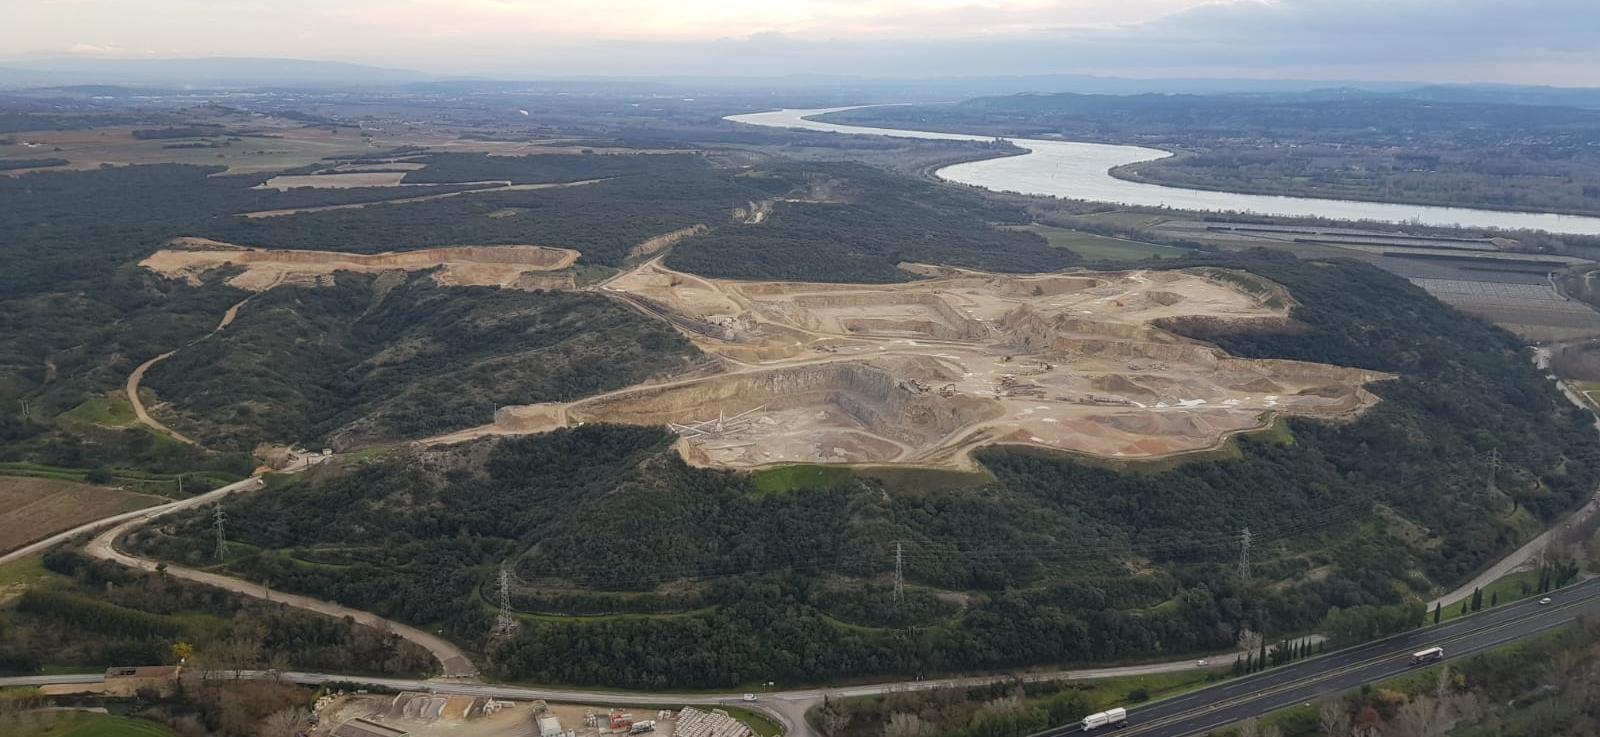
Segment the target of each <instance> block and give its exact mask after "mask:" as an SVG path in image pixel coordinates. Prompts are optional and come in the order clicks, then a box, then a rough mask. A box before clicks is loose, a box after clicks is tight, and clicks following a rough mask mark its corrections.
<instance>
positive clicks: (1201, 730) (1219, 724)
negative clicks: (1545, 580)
mask: <svg viewBox="0 0 1600 737" xmlns="http://www.w3.org/2000/svg"><path fill="white" fill-rule="evenodd" d="M1570 622H1571V620H1567V621H1563V622H1551V623H1550V624H1547V625H1544V626H1543V627H1540V628H1538V629H1536V630H1534V631H1532V632H1528V633H1523V634H1516V635H1511V636H1509V637H1503V638H1500V639H1498V640H1495V641H1493V642H1487V643H1484V644H1482V645H1479V646H1478V647H1477V648H1476V649H1475V650H1473V651H1471V652H1470V653H1467V654H1468V655H1476V654H1478V653H1482V652H1484V651H1486V650H1493V649H1494V648H1497V647H1500V646H1501V645H1505V644H1508V643H1512V642H1516V641H1517V640H1522V639H1526V638H1528V637H1532V636H1534V635H1540V634H1543V633H1545V632H1548V631H1550V630H1553V629H1556V628H1557V627H1565V626H1566V625H1567V624H1569V623H1570ZM1409 670H1410V668H1409V667H1407V668H1401V669H1399V670H1394V671H1390V672H1388V673H1384V674H1382V675H1381V676H1380V679H1381V678H1394V677H1396V676H1399V675H1402V674H1404V673H1406V672H1407V671H1409ZM1341 675H1348V674H1341ZM1369 682H1370V681H1369ZM1311 685H1315V684H1311ZM1341 690H1342V689H1341ZM1274 695H1276V694H1274ZM1299 700H1300V699H1298V698H1297V699H1294V701H1299ZM1292 705H1293V704H1285V705H1282V706H1274V707H1269V708H1267V709H1266V710H1265V711H1263V712H1262V713H1263V714H1266V713H1271V712H1274V711H1278V710H1279V709H1286V708H1288V707H1289V706H1292ZM1235 706H1242V704H1235ZM1247 718H1248V717H1247ZM1238 721H1242V720H1240V719H1236V718H1233V717H1228V718H1225V719H1223V720H1222V721H1219V722H1213V723H1211V724H1208V725H1206V726H1201V727H1195V728H1194V729H1192V730H1190V731H1188V732H1184V733H1183V734H1181V735H1169V736H1168V737H1192V735H1197V734H1203V733H1206V732H1210V731H1211V730H1214V729H1216V728H1218V727H1224V726H1227V725H1229V724H1232V723H1234V722H1238ZM1139 726H1140V727H1145V726H1150V725H1139ZM1164 726H1174V725H1171V724H1168V725H1164Z"/></svg>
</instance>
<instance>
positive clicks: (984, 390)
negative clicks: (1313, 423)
mask: <svg viewBox="0 0 1600 737" xmlns="http://www.w3.org/2000/svg"><path fill="white" fill-rule="evenodd" d="M908 268H912V269H915V270H918V271H920V272H922V273H923V274H924V275H927V276H930V277H931V278H929V279H926V280H923V281H918V282H914V283H907V284H890V285H871V286H864V285H845V284H816V283H796V282H739V281H728V280H717V279H707V278H702V277H697V276H694V275H690V274H685V273H681V272H677V271H673V270H670V269H667V268H665V267H662V266H660V265H659V264H656V263H647V264H645V265H644V266H642V267H640V268H638V269H636V270H634V271H632V272H629V273H627V274H625V275H623V276H621V277H619V278H617V279H615V280H613V281H611V282H610V283H608V284H607V285H605V287H604V289H605V290H606V291H608V292H609V293H611V294H612V295H613V296H615V297H617V298H619V299H623V300H625V301H628V302H630V303H632V304H633V305H634V306H636V307H638V308H639V309H641V310H644V311H647V312H651V313H653V314H656V315H657V316H659V317H661V318H662V319H665V320H668V321H669V322H671V323H672V324H674V325H675V326H677V327H678V328H679V329H680V330H682V331H684V332H685V333H687V334H688V335H689V336H690V337H691V339H692V340H693V341H694V342H695V343H696V344H697V345H698V346H699V347H700V348H701V350H703V351H705V352H706V353H708V354H711V355H714V356H717V357H720V358H721V359H722V360H723V364H724V367H725V370H724V371H722V372H720V373H717V374H715V375H711V376H704V377H695V378H688V379H680V380H676V381H668V382H663V383H657V384H652V385H644V386H637V387H632V388H628V389H623V390H620V391H615V392H610V393H607V394H602V395H599V396H596V397H591V398H587V399H583V400H579V401H576V402H572V403H566V404H545V405H530V406H522V407H507V408H503V409H502V410H501V411H500V412H499V413H498V414H497V416H496V422H495V424H494V425H493V426H490V427H485V428H479V429H477V430H474V431H467V432H465V433H456V434H453V435H451V436H445V437H442V438H438V439H436V440H439V441H453V440H457V439H465V438H467V437H472V436H475V435H482V434H491V433H494V434H499V433H525V432H540V431H545V430H549V429H553V428H556V427H562V426H568V425H574V424H578V423H588V422H609V423H622V424H648V425H667V426H669V427H671V428H672V429H673V430H675V431H676V432H677V433H678V434H679V435H680V436H681V439H680V441H679V443H678V448H679V451H680V453H681V454H682V455H683V456H684V458H685V459H687V460H689V461H690V462H692V463H696V464H699V465H707V466H719V467H732V468H751V467H760V466H766V465H773V464H789V463H857V464H904V465H918V466H949V467H959V468H966V467H971V466H972V465H973V461H972V460H971V457H970V452H971V451H972V450H973V449H975V448H977V447H979V446H983V445H991V444H1016V445H1031V446H1037V447H1041V448H1050V449H1055V450H1062V451H1069V452H1077V453H1084V454H1089V455H1093V456H1100V457H1107V458H1127V459H1137V458H1151V457H1158V456H1164V455H1170V454H1174V453H1182V452H1187V451H1195V450H1202V449H1206V448H1210V447H1214V446H1216V445H1217V444H1218V443H1219V442H1221V441H1222V440H1224V439H1225V438H1226V437H1227V436H1229V435H1230V434H1234V433H1238V432H1242V431H1247V430H1252V429H1256V428H1260V427H1262V426H1263V425H1265V424H1266V423H1268V422H1270V421H1271V419H1272V417H1274V416H1275V415H1280V414H1287V415H1297V416H1313V417H1324V418H1336V417H1345V416H1353V415H1355V414H1357V413H1359V412H1361V411H1362V410H1364V409H1365V408H1367V407H1369V406H1371V405H1372V404H1374V403H1375V402H1376V401H1377V400H1376V398H1375V397H1374V396H1373V395H1372V394H1371V393H1369V392H1367V391H1366V390H1365V389H1363V385H1364V384H1365V383H1367V382H1370V381H1374V380H1379V379H1383V378H1387V377H1386V375H1384V374H1381V373H1377V372H1372V371H1364V370H1359V369H1353V368H1344V367H1339V366H1331V365H1325V364H1317V363H1308V362H1299V361H1285V360H1262V359H1245V358H1235V357H1232V356H1229V355H1227V354H1226V353H1225V352H1223V351H1222V350H1220V349H1219V348H1217V347H1215V346H1213V345H1210V344H1207V343H1203V342H1199V341H1195V340H1191V339H1188V338H1184V337H1181V336H1180V335H1178V334H1177V333H1175V332H1173V331H1171V330H1169V329H1167V327H1164V326H1170V325H1171V324H1172V323H1169V322H1168V321H1176V322H1183V321H1195V320H1200V321H1208V322H1215V321H1223V322H1238V323H1241V324H1244V325H1253V326H1262V327H1268V328H1273V329H1277V328H1281V327H1282V326H1284V325H1286V324H1287V322H1288V312H1289V309H1290V307H1291V306H1292V304H1293V301H1292V299H1291V297H1290V296H1289V295H1288V294H1287V292H1286V291H1285V290H1283V289H1282V288H1281V287H1279V286H1278V285H1276V284H1273V283H1271V282H1269V281H1267V280H1264V279H1260V278H1258V277H1255V276H1252V275H1250V274H1246V273H1244V272H1235V271H1226V270H1221V269H1189V270H1171V271H1161V270H1151V271H1146V270H1136V271H1122V272H1072V273H1054V274H1032V275H999V274H991V273H983V272H976V271H968V270H959V269H949V268H938V267H923V266H911V267H908Z"/></svg>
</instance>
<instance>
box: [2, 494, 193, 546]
mask: <svg viewBox="0 0 1600 737" xmlns="http://www.w3.org/2000/svg"><path fill="white" fill-rule="evenodd" d="M165 501H166V499H163V498H161V497H158V496H151V495H148V494H135V493H131V492H126V491H120V490H117V489H110V488H106V487H102V486H89V485H86V484H78V483H72V482H68V481H58V480H54V479H44V478H28V477H21V476H0V510H3V511H0V552H5V551H7V550H14V549H16V548H20V547H22V546H23V545H26V544H28V543H30V542H33V541H34V540H39V539H43V538H45V537H49V536H50V535H53V534H55V533H57V532H60V531H62V530H66V529H69V528H71V527H74V526H76V525H79V524H82V523H84V522H89V521H92V520H96V519H100V518H102V517H109V516H111V515H114V514H121V513H123V512H131V511H133V510H135V509H143V508H145V507H149V506H153V505H155V504H159V503H162V502H165Z"/></svg>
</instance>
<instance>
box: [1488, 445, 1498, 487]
mask: <svg viewBox="0 0 1600 737" xmlns="http://www.w3.org/2000/svg"><path fill="white" fill-rule="evenodd" d="M1488 456H1489V493H1490V494H1493V493H1495V492H1496V491H1499V488H1498V487H1497V486H1496V485H1495V484H1496V482H1497V481H1498V480H1499V479H1497V478H1495V477H1496V476H1499V475H1500V449H1499V448H1490V449H1489V453H1488Z"/></svg>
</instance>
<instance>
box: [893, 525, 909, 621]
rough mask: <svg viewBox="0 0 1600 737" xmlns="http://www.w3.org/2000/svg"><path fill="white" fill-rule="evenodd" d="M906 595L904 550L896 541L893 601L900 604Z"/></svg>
mask: <svg viewBox="0 0 1600 737" xmlns="http://www.w3.org/2000/svg"><path fill="white" fill-rule="evenodd" d="M905 597H906V559H905V551H904V549H903V547H902V545H901V543H899V542H898V541H896V542H895V544H894V603H895V605H896V606H898V605H899V604H900V602H901V601H902V600H904V599H905Z"/></svg>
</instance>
